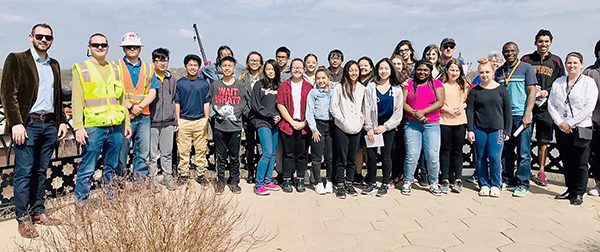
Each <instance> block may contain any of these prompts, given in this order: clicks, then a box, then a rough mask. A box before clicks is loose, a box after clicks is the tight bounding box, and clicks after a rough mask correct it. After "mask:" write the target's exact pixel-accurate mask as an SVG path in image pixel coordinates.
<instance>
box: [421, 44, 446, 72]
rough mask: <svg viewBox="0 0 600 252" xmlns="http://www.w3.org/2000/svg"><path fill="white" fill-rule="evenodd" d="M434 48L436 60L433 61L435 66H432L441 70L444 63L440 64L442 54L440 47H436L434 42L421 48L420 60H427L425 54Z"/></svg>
mask: <svg viewBox="0 0 600 252" xmlns="http://www.w3.org/2000/svg"><path fill="white" fill-rule="evenodd" d="M432 50H435V51H436V52H437V61H436V62H435V66H433V67H434V68H437V69H438V70H440V71H441V70H442V69H444V64H442V54H441V52H440V48H439V47H437V46H436V45H434V44H431V45H428V46H426V47H425V49H423V55H422V57H421V59H422V60H427V54H429V52H430V51H432Z"/></svg>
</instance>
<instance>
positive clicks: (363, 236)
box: [0, 175, 600, 252]
mask: <svg viewBox="0 0 600 252" xmlns="http://www.w3.org/2000/svg"><path fill="white" fill-rule="evenodd" d="M559 176H560V175H559ZM241 186H242V190H243V192H242V194H240V195H237V196H234V197H237V199H238V202H239V204H240V206H241V207H247V208H248V215H249V220H248V225H255V224H257V223H259V222H260V228H259V231H260V230H266V231H270V232H278V235H277V236H276V237H275V238H274V239H273V240H272V241H270V242H269V243H267V244H265V245H264V246H262V247H259V248H255V249H254V250H252V251H446V252H449V251H511V252H513V251H598V250H599V249H600V245H598V244H600V233H599V230H600V218H599V213H600V198H599V197H594V198H593V197H589V196H586V197H585V198H584V203H583V205H581V206H571V205H569V202H568V201H557V200H554V199H553V196H554V195H556V194H558V193H562V192H563V191H564V190H565V187H564V186H563V185H562V184H560V185H558V183H551V184H550V186H549V187H547V188H541V187H537V186H535V185H532V188H531V192H530V193H529V195H527V196H526V197H524V198H513V197H511V195H510V193H509V192H502V196H501V197H500V198H489V197H479V196H477V192H476V191H475V190H476V189H475V186H474V184H470V183H466V188H465V189H464V190H463V192H462V193H461V194H454V193H451V194H448V195H442V196H440V197H435V196H433V195H431V194H429V192H427V191H426V189H420V188H419V187H418V186H415V187H414V188H413V193H412V196H409V197H407V196H403V195H401V194H400V191H399V190H391V191H390V193H389V194H388V196H386V197H384V198H378V197H375V196H374V195H371V196H362V195H359V196H357V197H351V196H349V197H348V198H347V199H345V200H339V199H336V198H335V196H334V195H326V196H319V195H316V194H315V193H314V191H312V190H307V192H305V193H303V194H298V193H295V192H294V193H292V194H284V193H283V192H275V193H273V194H271V195H270V196H266V197H261V196H257V195H254V194H253V193H252V191H251V190H252V187H251V185H248V184H246V183H245V182H242V185H241ZM226 190H227V189H226ZM359 192H360V191H359ZM226 194H228V195H229V194H230V192H229V191H228V190H227V193H226ZM15 239H17V240H20V239H22V238H20V237H19V236H18V233H17V224H16V222H15V221H14V220H9V221H4V222H0V251H1V250H13V249H14V240H15ZM240 251H243V250H242V249H240Z"/></svg>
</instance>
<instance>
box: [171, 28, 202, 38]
mask: <svg viewBox="0 0 600 252" xmlns="http://www.w3.org/2000/svg"><path fill="white" fill-rule="evenodd" d="M175 36H177V37H180V38H193V37H195V36H196V33H195V32H194V31H193V30H188V29H183V28H181V29H179V30H177V31H176V32H175ZM200 38H202V35H200Z"/></svg>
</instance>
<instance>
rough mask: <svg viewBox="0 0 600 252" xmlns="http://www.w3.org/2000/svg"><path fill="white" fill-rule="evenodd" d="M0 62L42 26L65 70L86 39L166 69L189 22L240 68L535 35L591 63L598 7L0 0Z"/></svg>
mask: <svg viewBox="0 0 600 252" xmlns="http://www.w3.org/2000/svg"><path fill="white" fill-rule="evenodd" d="M0 4H1V5H2V8H0V57H2V58H3V59H4V58H6V56H7V55H8V54H9V53H10V52H18V51H24V50H26V49H28V48H29V47H31V43H30V42H29V40H28V35H29V33H30V32H31V27H32V26H33V25H34V24H36V23H40V22H45V23H48V24H50V25H51V26H52V28H53V30H54V36H55V41H54V43H53V45H52V48H51V49H50V50H49V55H50V56H51V57H53V58H55V59H57V60H58V61H59V62H60V63H61V68H63V69H70V68H71V67H72V65H73V64H74V63H77V62H82V61H84V60H86V59H87V57H86V46H87V41H88V38H89V36H90V35H91V34H93V33H96V32H101V33H104V34H105V35H106V36H107V37H108V39H109V45H110V49H109V54H108V57H107V59H108V60H116V59H118V58H120V57H123V51H122V49H121V48H120V47H118V45H119V43H120V41H121V37H122V36H123V34H125V33H126V32H129V31H134V32H137V33H138V34H139V35H140V37H141V38H142V41H143V43H144V44H145V47H144V48H143V49H142V53H141V58H142V59H143V60H147V61H150V58H151V52H152V50H153V49H155V48H158V47H165V48H168V49H169V50H170V51H171V59H170V67H182V66H183V57H184V56H185V55H187V54H190V53H194V54H198V55H200V52H199V47H198V44H197V42H196V41H194V39H193V38H194V32H193V28H192V25H193V24H194V23H196V24H197V26H198V30H199V32H200V34H201V40H202V42H203V43H204V48H205V50H206V54H207V57H208V59H209V60H211V61H214V60H215V57H216V50H217V48H218V47H219V46H220V45H228V46H230V47H231V48H232V49H233V52H234V56H235V57H236V59H238V60H241V61H245V59H246V56H247V54H248V53H249V52H250V51H253V50H256V51H259V52H260V53H262V55H263V57H264V58H265V60H266V59H269V58H275V55H274V54H275V50H276V49H277V48H278V47H279V46H281V45H285V46H287V47H288V48H290V50H291V51H292V55H291V57H292V58H296V57H300V58H302V57H304V56H305V55H306V54H307V53H314V54H316V55H317V56H318V57H319V64H320V65H328V64H327V60H326V58H327V53H328V52H329V51H330V50H332V49H334V48H338V49H341V50H342V51H343V52H344V55H345V60H349V59H355V60H356V59H358V58H360V57H362V56H364V55H367V56H369V57H371V58H372V59H373V60H374V61H375V62H376V61H378V60H379V59H381V58H383V57H389V56H390V55H391V53H392V50H393V49H394V47H395V46H396V44H397V43H398V42H399V41H400V40H403V39H408V40H410V41H412V43H413V47H414V49H415V53H416V54H417V57H418V58H421V56H422V53H423V52H422V51H423V48H424V47H425V46H427V45H428V44H436V45H438V46H439V43H440V42H441V40H442V39H443V38H445V37H452V38H454V39H455V40H456V42H457V51H456V55H455V56H458V52H459V51H460V52H462V56H463V58H464V59H465V61H467V62H475V61H476V60H477V59H478V58H479V57H483V56H487V54H488V53H489V52H490V51H492V50H495V51H500V50H501V49H502V45H503V44H504V43H506V42H507V41H514V42H516V43H517V44H518V45H519V48H520V51H521V55H524V54H526V53H531V52H533V51H534V50H535V46H534V44H533V42H534V39H535V34H536V33H537V31H538V30H539V29H548V30H550V31H551V32H552V34H553V35H554V45H553V46H552V47H551V48H550V51H551V52H552V53H554V54H557V55H558V56H560V57H561V58H564V57H565V56H566V54H567V53H569V52H571V51H580V52H581V53H583V55H584V63H585V65H590V64H593V63H594V61H595V57H594V55H593V50H594V45H595V43H596V41H598V39H600V33H599V32H598V28H597V27H598V25H599V24H600V15H598V13H600V4H598V1H593V0H589V1H586V0H570V1H564V0H546V1H532V0H517V1H511V0H502V1H499V0H418V1H414V0H413V1H404V0H396V1H391V0H368V1H364V0H327V1H324V0H296V1H285V0H218V1H215V0H209V1H205V0H199V1H198V0H196V1H193V0H169V1H162V0H101V1H81V0H55V1H51V0H50V1H34V0H0Z"/></svg>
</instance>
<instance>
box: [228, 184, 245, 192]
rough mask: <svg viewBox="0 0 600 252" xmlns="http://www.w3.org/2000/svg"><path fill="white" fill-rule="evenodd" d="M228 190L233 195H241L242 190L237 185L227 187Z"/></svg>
mask: <svg viewBox="0 0 600 252" xmlns="http://www.w3.org/2000/svg"><path fill="white" fill-rule="evenodd" d="M229 190H231V192H232V193H235V194H240V193H242V188H241V187H240V186H239V185H238V184H233V185H229Z"/></svg>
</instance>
